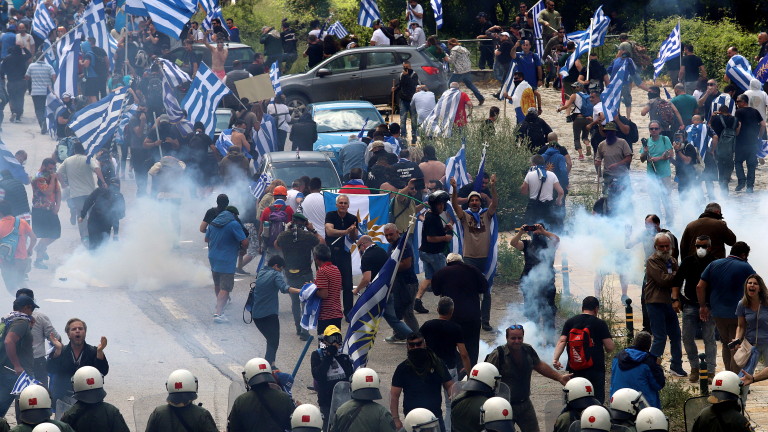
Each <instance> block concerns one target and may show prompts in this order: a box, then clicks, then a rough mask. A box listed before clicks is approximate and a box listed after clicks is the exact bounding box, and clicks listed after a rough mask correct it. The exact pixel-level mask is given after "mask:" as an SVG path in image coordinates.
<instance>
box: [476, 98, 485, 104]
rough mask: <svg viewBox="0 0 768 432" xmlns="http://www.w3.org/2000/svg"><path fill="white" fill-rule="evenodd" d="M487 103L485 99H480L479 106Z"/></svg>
mask: <svg viewBox="0 0 768 432" xmlns="http://www.w3.org/2000/svg"><path fill="white" fill-rule="evenodd" d="M484 103H485V99H480V101H479V102H478V103H477V106H480V105H482V104H484Z"/></svg>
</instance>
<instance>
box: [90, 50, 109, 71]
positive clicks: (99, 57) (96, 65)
mask: <svg viewBox="0 0 768 432" xmlns="http://www.w3.org/2000/svg"><path fill="white" fill-rule="evenodd" d="M92 51H93V58H94V62H93V70H94V71H96V74H98V75H99V77H103V78H106V77H107V76H108V75H109V63H108V62H109V57H108V56H107V52H106V51H104V50H103V49H101V48H99V47H93V48H92Z"/></svg>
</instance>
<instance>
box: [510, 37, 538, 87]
mask: <svg viewBox="0 0 768 432" xmlns="http://www.w3.org/2000/svg"><path fill="white" fill-rule="evenodd" d="M517 47H521V48H522V49H523V51H522V52H521V53H518V52H517ZM511 54H512V61H513V62H515V63H516V64H517V67H518V68H520V71H522V72H523V77H525V80H526V81H527V82H528V84H530V85H531V87H532V88H533V89H534V90H536V89H538V88H539V85H540V84H541V82H542V79H543V76H544V75H543V70H542V69H541V57H539V55H538V54H536V53H535V52H532V51H531V41H529V40H527V39H523V41H522V43H521V42H520V41H518V42H517V43H516V44H515V46H514V47H512V52H511Z"/></svg>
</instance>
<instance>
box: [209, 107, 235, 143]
mask: <svg viewBox="0 0 768 432" xmlns="http://www.w3.org/2000/svg"><path fill="white" fill-rule="evenodd" d="M231 119H232V110H231V109H229V108H216V123H215V126H214V127H213V142H216V141H217V140H218V139H219V135H220V134H221V131H223V130H224V129H229V121H230V120H231Z"/></svg>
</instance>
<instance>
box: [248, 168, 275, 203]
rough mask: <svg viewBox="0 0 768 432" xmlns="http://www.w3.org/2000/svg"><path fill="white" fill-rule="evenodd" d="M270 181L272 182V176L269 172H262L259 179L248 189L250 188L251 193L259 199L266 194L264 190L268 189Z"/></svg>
mask: <svg viewBox="0 0 768 432" xmlns="http://www.w3.org/2000/svg"><path fill="white" fill-rule="evenodd" d="M270 183H272V176H270V175H269V174H267V173H262V174H261V175H260V176H259V179H258V180H256V181H255V182H253V183H251V185H250V186H249V187H248V189H250V191H251V195H253V197H254V198H256V200H257V201H258V200H260V199H261V197H262V196H264V192H265V191H266V190H267V188H268V187H269V184H270Z"/></svg>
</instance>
